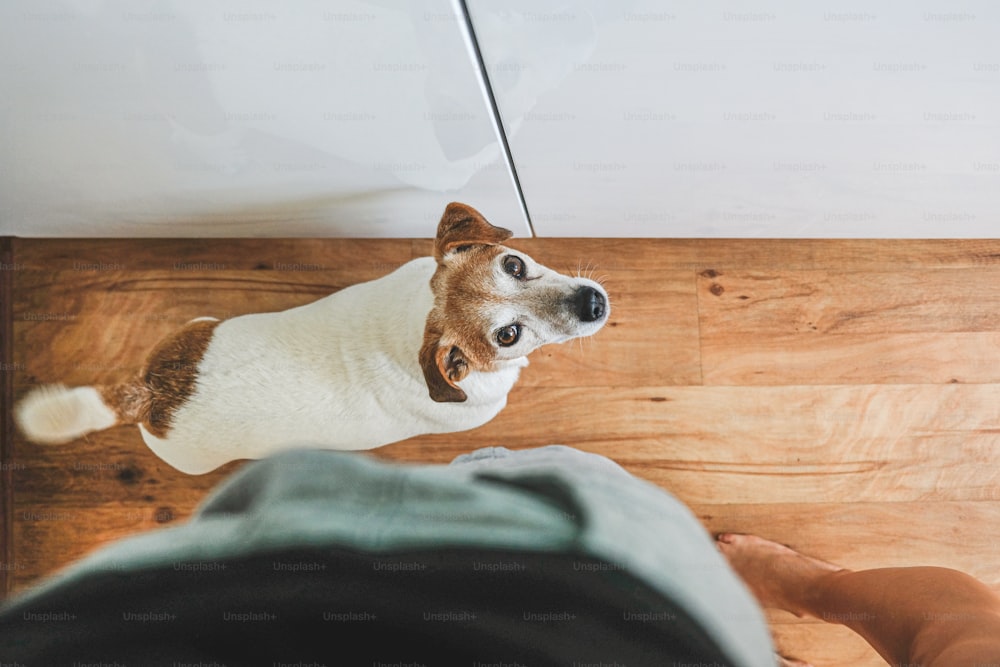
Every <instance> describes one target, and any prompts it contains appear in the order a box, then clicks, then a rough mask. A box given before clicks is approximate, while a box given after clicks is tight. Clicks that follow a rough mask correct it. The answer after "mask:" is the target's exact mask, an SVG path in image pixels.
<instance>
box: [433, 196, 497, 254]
mask: <svg viewBox="0 0 1000 667" xmlns="http://www.w3.org/2000/svg"><path fill="white" fill-rule="evenodd" d="M513 235H514V232H512V231H510V230H509V229H504V228H503V227H496V226H495V225H491V224H490V223H489V222H487V221H486V218H484V217H483V216H482V214H481V213H480V212H479V211H477V210H476V209H474V208H472V207H471V206H467V205H465V204H460V203H459V202H452V203H450V204H448V206H447V208H445V209H444V215H443V216H441V222H440V223H438V229H437V239H436V241H435V243H434V257H435V259H437V260H438V261H439V262H440V261H441V259H442V258H443V257H444V256H445V255H446V254H447V253H449V252H452V251H455V250H458V251H461V250H462V249H463V247H465V246H473V245H496V244H498V243H503V242H504V241H506V240H507V239H509V238H510V237H511V236H513Z"/></svg>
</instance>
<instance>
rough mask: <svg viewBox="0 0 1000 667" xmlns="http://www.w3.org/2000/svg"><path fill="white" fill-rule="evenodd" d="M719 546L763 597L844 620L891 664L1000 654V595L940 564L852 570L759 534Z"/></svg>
mask: <svg viewBox="0 0 1000 667" xmlns="http://www.w3.org/2000/svg"><path fill="white" fill-rule="evenodd" d="M718 546H719V548H720V550H721V551H722V552H723V554H725V556H726V557H727V558H728V559H729V562H730V564H731V565H732V566H733V569H735V570H736V572H737V573H738V574H739V575H740V577H741V578H742V579H743V580H744V581H745V582H746V583H747V585H748V586H749V587H750V590H751V591H752V592H753V593H754V595H755V596H756V597H757V599H758V600H759V601H760V603H761V604H762V605H763V606H765V607H772V608H778V609H784V610H786V611H790V612H792V613H793V614H797V615H799V616H804V615H809V616H815V617H816V618H819V619H822V620H824V621H828V622H830V623H840V624H843V625H846V626H847V627H849V628H851V629H852V630H854V631H855V632H857V633H858V634H859V635H861V636H862V637H863V638H864V639H865V640H866V641H867V642H868V643H869V644H871V645H872V647H874V648H875V650H876V651H878V653H879V655H881V656H882V657H883V658H885V659H886V660H887V661H888V662H890V663H891V664H919V665H922V666H924V667H960V666H964V665H969V666H970V667H971V666H972V665H975V664H988V663H991V662H996V661H997V660H1000V596H998V595H997V594H995V593H994V592H993V591H992V590H991V589H990V588H988V587H987V586H985V585H984V584H983V583H981V582H980V581H978V580H976V579H974V578H973V577H970V576H969V575H967V574H963V573H961V572H958V571H956V570H950V569H947V568H940V567H908V568H881V569H876V570H863V571H859V572H853V571H851V570H846V569H843V568H840V567H837V566H836V565H832V564H830V563H826V562H823V561H820V560H817V559H814V558H810V557H808V556H805V555H803V554H800V553H798V552H797V551H793V550H792V549H789V548H788V547H785V546H783V545H781V544H777V543H776V542H771V541H769V540H765V539H763V538H760V537H756V536H754V535H738V534H732V533H724V534H722V535H719V536H718Z"/></svg>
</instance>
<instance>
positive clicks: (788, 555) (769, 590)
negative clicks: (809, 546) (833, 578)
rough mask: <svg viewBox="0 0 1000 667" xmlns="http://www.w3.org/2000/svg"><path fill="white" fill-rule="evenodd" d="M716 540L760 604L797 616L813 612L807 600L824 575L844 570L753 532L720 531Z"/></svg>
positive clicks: (814, 591)
mask: <svg viewBox="0 0 1000 667" xmlns="http://www.w3.org/2000/svg"><path fill="white" fill-rule="evenodd" d="M715 539H716V545H717V546H718V547H719V550H720V551H722V553H723V554H724V555H725V556H726V558H727V559H728V560H729V564H730V565H731V566H732V567H733V569H734V570H736V573H737V574H738V575H740V577H741V578H742V579H743V581H744V582H745V583H746V584H747V586H749V587H750V591H751V592H752V593H753V594H754V597H756V598H757V600H758V602H760V604H761V606H764V607H770V608H773V609H784V610H785V611H790V612H792V613H793V614H795V615H796V616H804V615H805V614H809V613H812V612H811V611H810V609H809V607H810V605H809V602H810V600H812V599H813V596H814V594H815V593H816V592H817V588H818V586H819V584H820V583H821V582H822V581H823V579H824V578H826V577H827V576H829V575H830V574H833V573H835V572H846V570H843V569H842V568H839V567H837V566H836V565H832V564H830V563H827V562H824V561H821V560H816V559H815V558H810V557H809V556H804V555H803V554H800V553H799V552H798V551H793V550H792V549H789V548H788V547H786V546H785V545H783V544H778V543H777V542H772V541H770V540H765V539H764V538H762V537H757V536H756V535H741V534H738V533H722V534H720V535H717V536H716V538H715ZM814 615H815V614H814Z"/></svg>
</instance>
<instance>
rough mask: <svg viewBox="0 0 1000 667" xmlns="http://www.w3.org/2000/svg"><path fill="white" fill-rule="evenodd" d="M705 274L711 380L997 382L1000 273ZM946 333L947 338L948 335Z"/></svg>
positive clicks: (701, 284)
mask: <svg viewBox="0 0 1000 667" xmlns="http://www.w3.org/2000/svg"><path fill="white" fill-rule="evenodd" d="M974 275H975V276H976V277H975V279H974V280H970V274H969V272H968V271H965V270H953V269H934V270H922V271H916V270H915V271H909V272H900V271H896V272H887V271H884V270H883V271H879V272H839V273H838V272H833V271H775V272H768V273H764V272H739V271H734V272H726V273H722V272H718V271H705V272H702V274H701V275H699V278H698V295H699V312H700V325H701V336H702V338H701V341H702V346H701V354H702V363H703V372H704V381H705V383H706V384H719V385H753V384H770V385H780V384H845V383H856V384H881V383H947V382H998V381H1000V368H998V367H997V366H996V364H988V363H984V360H987V359H991V358H993V357H995V356H996V350H997V349H998V347H1000V334H998V333H997V330H998V329H1000V313H998V312H997V309H996V308H995V307H994V304H996V303H997V302H998V301H1000V271H997V270H996V269H993V268H984V269H980V270H977V271H976V272H975V274H974ZM942 333H948V334H949V335H948V336H942V335H941V334H942Z"/></svg>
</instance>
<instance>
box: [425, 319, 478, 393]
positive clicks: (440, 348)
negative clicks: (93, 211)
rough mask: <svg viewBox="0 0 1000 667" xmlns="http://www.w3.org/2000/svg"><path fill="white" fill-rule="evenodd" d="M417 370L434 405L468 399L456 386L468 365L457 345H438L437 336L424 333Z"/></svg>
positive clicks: (466, 372)
mask: <svg viewBox="0 0 1000 667" xmlns="http://www.w3.org/2000/svg"><path fill="white" fill-rule="evenodd" d="M420 368H422V369H423V371H424V380H425V381H426V382H427V389H428V391H430V394H431V398H432V399H434V400H435V401H437V402H438V403H462V402H464V401H465V399H466V398H468V397H467V396H466V395H465V392H464V391H462V390H461V389H460V388H459V386H458V383H459V382H461V381H462V379H463V378H465V376H466V375H468V374H469V370H470V368H469V362H468V361H467V360H466V359H465V355H464V354H462V350H460V349H459V348H458V346H457V345H442V344H441V334H440V333H438V332H432V331H430V330H428V331H427V332H425V333H424V344H423V345H422V346H421V347H420Z"/></svg>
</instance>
